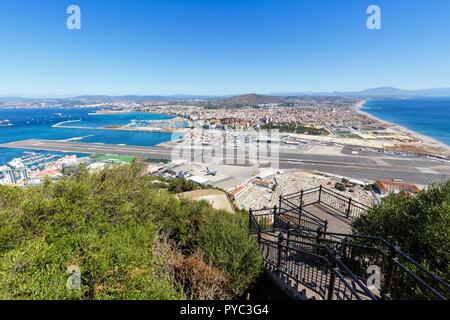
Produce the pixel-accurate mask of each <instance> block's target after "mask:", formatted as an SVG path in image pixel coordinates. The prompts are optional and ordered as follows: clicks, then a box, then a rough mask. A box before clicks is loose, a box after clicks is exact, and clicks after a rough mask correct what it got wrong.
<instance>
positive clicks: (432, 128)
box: [362, 98, 450, 145]
mask: <svg viewBox="0 0 450 320" xmlns="http://www.w3.org/2000/svg"><path fill="white" fill-rule="evenodd" d="M362 111H365V112H367V113H370V114H372V115H374V116H375V117H378V118H380V119H383V120H386V121H389V122H393V123H396V124H399V125H401V126H404V127H407V128H409V129H411V130H413V131H416V132H418V133H421V134H424V135H427V136H430V137H433V138H435V139H437V140H439V141H442V142H444V143H446V144H447V145H450V98H420V99H404V100H393V99H392V100H390V99H389V100H371V101H368V102H367V103H366V104H365V105H364V107H363V108H362Z"/></svg>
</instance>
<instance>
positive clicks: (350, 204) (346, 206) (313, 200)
mask: <svg viewBox="0 0 450 320" xmlns="http://www.w3.org/2000/svg"><path fill="white" fill-rule="evenodd" d="M286 201H288V202H290V203H291V204H294V205H295V206H297V207H299V208H305V207H308V206H311V205H316V204H320V205H324V206H325V207H327V208H329V209H332V210H333V211H335V212H336V213H338V214H340V215H342V216H344V217H346V218H347V219H356V218H358V217H360V216H361V215H363V214H366V213H367V212H368V211H369V210H370V207H368V206H366V205H365V204H363V203H361V202H359V201H356V200H354V199H353V198H351V197H346V196H344V195H342V194H340V193H337V192H335V191H333V190H331V189H328V188H326V187H324V186H319V187H317V188H312V189H308V190H301V191H300V192H296V193H293V194H289V195H286V196H281V197H280V207H281V203H284V202H286Z"/></svg>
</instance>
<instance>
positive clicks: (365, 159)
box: [0, 140, 450, 185]
mask: <svg viewBox="0 0 450 320" xmlns="http://www.w3.org/2000/svg"><path fill="white" fill-rule="evenodd" d="M0 147H3V148H16V149H28V150H45V151H58V152H72V153H83V154H121V155H132V156H139V157H144V158H150V159H172V149H171V148H170V147H143V146H128V145H126V146H125V145H112V144H95V143H81V142H68V141H56V140H24V141H16V142H11V143H6V144H2V145H0ZM227 156H228V157H227V159H228V160H229V159H233V157H236V158H237V159H239V160H243V159H244V158H245V152H242V151H241V150H229V151H227ZM260 160H263V161H265V160H271V159H270V158H262V159H260ZM279 167H280V169H303V170H310V171H320V172H327V173H331V174H336V175H342V176H347V177H351V178H355V179H359V180H372V181H375V180H378V179H385V180H391V179H401V180H404V181H405V182H410V183H415V184H420V185H427V184H429V183H433V182H439V181H442V180H444V179H449V178H450V164H449V163H444V162H440V161H435V160H431V159H426V158H405V157H393V156H380V155H377V156H370V155H350V154H345V152H343V153H342V154H333V155H318V154H308V153H300V152H296V151H295V150H291V149H280V153H279Z"/></svg>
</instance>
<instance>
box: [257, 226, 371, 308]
mask: <svg viewBox="0 0 450 320" xmlns="http://www.w3.org/2000/svg"><path fill="white" fill-rule="evenodd" d="M263 234H267V235H270V234H269V233H263ZM286 241H287V239H286ZM289 242H290V243H297V244H304V245H308V246H311V247H319V248H322V249H325V250H326V252H327V253H328V255H332V254H333V253H332V252H330V250H329V248H327V247H326V246H323V245H317V244H311V243H305V242H301V241H295V240H289ZM261 244H262V245H264V244H270V245H272V248H276V249H277V250H280V249H284V250H285V249H288V250H289V251H294V252H296V253H301V254H304V255H307V256H311V257H314V258H316V259H318V260H320V261H322V263H323V266H324V267H326V268H327V269H328V270H329V271H330V272H332V273H334V274H335V275H336V276H337V277H338V278H339V279H340V280H341V283H342V284H343V285H344V286H345V287H346V288H347V289H348V290H350V291H351V293H352V295H354V296H355V297H356V298H357V299H358V300H361V297H360V293H358V291H356V290H355V289H354V288H353V287H352V285H351V284H350V283H349V278H350V279H351V280H352V281H354V282H355V283H357V284H358V285H359V286H360V287H361V290H362V291H364V293H365V295H366V296H368V297H369V298H371V299H373V300H378V298H377V297H376V296H375V295H373V293H372V292H370V290H368V289H367V288H365V286H364V284H363V283H362V282H361V280H359V279H358V278H357V277H356V276H355V275H354V274H353V273H352V272H351V271H350V270H349V269H348V268H347V267H345V265H344V264H342V263H341V262H340V261H339V258H337V259H336V257H334V259H335V260H336V262H337V266H338V268H337V269H333V267H332V266H333V265H332V263H331V262H330V260H329V259H328V258H327V257H325V256H323V255H320V254H316V253H313V252H309V251H305V250H302V249H299V248H293V247H291V246H287V245H285V244H283V243H282V242H277V241H271V240H268V239H262V240H261ZM263 258H264V257H263ZM264 260H265V261H266V262H267V263H269V264H271V265H272V266H275V267H277V265H275V264H274V263H273V262H272V261H270V260H267V259H264ZM341 268H342V269H343V270H344V271H345V273H346V274H347V277H345V276H344V275H343V274H342V273H341V272H340V269H341ZM277 271H278V272H280V273H282V274H284V275H286V276H288V277H289V278H291V279H293V280H294V281H296V282H298V283H301V284H302V285H304V286H305V287H307V288H308V289H310V290H312V291H314V292H315V293H317V294H319V295H320V296H321V297H322V298H323V299H325V296H326V295H325V294H323V293H322V292H321V291H320V290H317V289H316V288H314V287H312V286H310V285H309V284H308V283H307V282H305V281H302V279H301V278H300V279H297V278H295V277H293V276H292V275H290V274H289V273H287V272H284V271H283V270H277ZM333 285H334V286H335V283H333ZM325 290H329V288H326V289H325Z"/></svg>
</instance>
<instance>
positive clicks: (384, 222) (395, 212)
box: [353, 180, 450, 282]
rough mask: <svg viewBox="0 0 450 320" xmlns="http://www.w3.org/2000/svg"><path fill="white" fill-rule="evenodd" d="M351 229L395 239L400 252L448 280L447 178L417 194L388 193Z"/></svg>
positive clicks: (449, 191)
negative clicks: (387, 195)
mask: <svg viewBox="0 0 450 320" xmlns="http://www.w3.org/2000/svg"><path fill="white" fill-rule="evenodd" d="M353 229H354V232H355V233H358V234H367V235H374V236H380V237H383V238H385V239H389V240H390V241H391V242H393V241H396V242H398V243H399V245H400V247H401V251H403V252H404V253H406V254H407V255H409V256H410V257H411V258H412V259H414V260H416V261H417V262H419V263H420V264H422V265H423V266H425V267H426V268H427V269H429V270H430V271H432V272H433V273H435V274H437V275H438V276H440V277H442V278H443V279H444V280H445V281H447V282H449V281H450V180H449V181H447V182H443V183H440V184H435V185H432V186H430V187H429V188H428V189H427V190H425V191H422V192H420V193H419V194H417V195H413V196H411V195H407V194H404V193H403V194H397V195H391V196H389V197H388V198H386V199H385V200H384V201H383V202H382V203H381V204H380V205H378V206H376V207H374V208H373V209H372V210H371V211H370V212H369V213H368V214H367V215H363V216H361V217H360V218H358V219H357V220H356V221H354V223H353Z"/></svg>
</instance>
